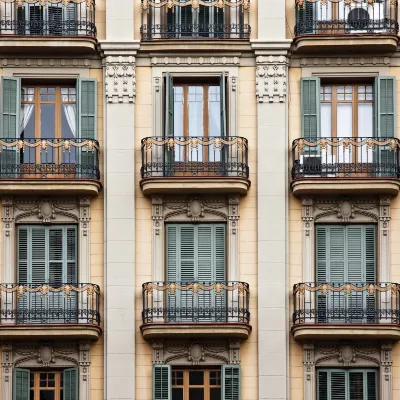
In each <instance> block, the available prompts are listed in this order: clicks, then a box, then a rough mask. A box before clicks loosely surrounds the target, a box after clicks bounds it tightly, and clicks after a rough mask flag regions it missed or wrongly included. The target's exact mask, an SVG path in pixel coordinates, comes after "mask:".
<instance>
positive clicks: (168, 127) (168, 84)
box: [164, 7, 186, 176]
mask: <svg viewBox="0 0 400 400" xmlns="http://www.w3.org/2000/svg"><path fill="white" fill-rule="evenodd" d="M184 8H186V7H184ZM165 136H174V78H173V77H172V76H171V74H170V73H169V72H167V73H166V76H165ZM164 160H165V161H164V162H165V166H164V175H165V176H172V175H173V174H174V173H173V166H174V165H173V164H174V160H175V154H174V148H168V147H167V146H164Z"/></svg>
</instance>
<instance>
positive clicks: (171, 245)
mask: <svg viewBox="0 0 400 400" xmlns="http://www.w3.org/2000/svg"><path fill="white" fill-rule="evenodd" d="M166 234H167V235H166V238H167V243H166V246H167V252H166V253H167V281H168V282H177V281H179V277H178V247H177V244H178V235H179V227H178V226H177V225H167V226H166ZM176 302H177V296H176V293H169V295H168V296H167V320H168V321H170V322H171V321H176V319H177V318H179V315H177V314H176Z"/></svg>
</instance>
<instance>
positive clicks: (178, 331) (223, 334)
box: [140, 322, 251, 340]
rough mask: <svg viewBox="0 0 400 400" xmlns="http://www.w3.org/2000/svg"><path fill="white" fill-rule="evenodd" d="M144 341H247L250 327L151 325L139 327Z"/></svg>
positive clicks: (227, 324)
mask: <svg viewBox="0 0 400 400" xmlns="http://www.w3.org/2000/svg"><path fill="white" fill-rule="evenodd" d="M140 331H141V332H142V335H143V338H144V339H145V340H152V339H160V338H169V339H172V338H193V337H196V338H203V337H208V338H209V337H213V338H218V337H220V338H235V339H240V340H244V339H247V338H248V337H249V335H250V332H251V325H249V324H246V323H239V322H238V323H234V322H232V323H231V322H227V323H192V324H189V323H184V322H183V323H151V324H143V325H142V326H141V327H140Z"/></svg>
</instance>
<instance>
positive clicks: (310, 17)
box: [296, 0, 316, 35]
mask: <svg viewBox="0 0 400 400" xmlns="http://www.w3.org/2000/svg"><path fill="white" fill-rule="evenodd" d="M315 6H316V3H311V2H310V1H307V0H306V2H305V4H303V5H302V6H300V5H297V13H296V14H297V21H296V25H297V26H296V29H297V32H296V33H297V34H298V35H303V34H305V33H314V29H315V28H316V26H314V24H315V23H316V21H315V20H316V18H315ZM314 21H315V22H314Z"/></svg>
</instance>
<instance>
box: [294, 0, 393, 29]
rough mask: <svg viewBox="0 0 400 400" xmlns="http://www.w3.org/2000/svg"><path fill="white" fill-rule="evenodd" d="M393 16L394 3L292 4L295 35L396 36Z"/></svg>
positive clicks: (331, 0) (329, 0) (319, 0)
mask: <svg viewBox="0 0 400 400" xmlns="http://www.w3.org/2000/svg"><path fill="white" fill-rule="evenodd" d="M397 13H398V2H397V0H296V27H295V35H296V36H299V35H348V34H375V33H386V34H393V35H396V34H397V33H398V31H399V24H398V19H397Z"/></svg>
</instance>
